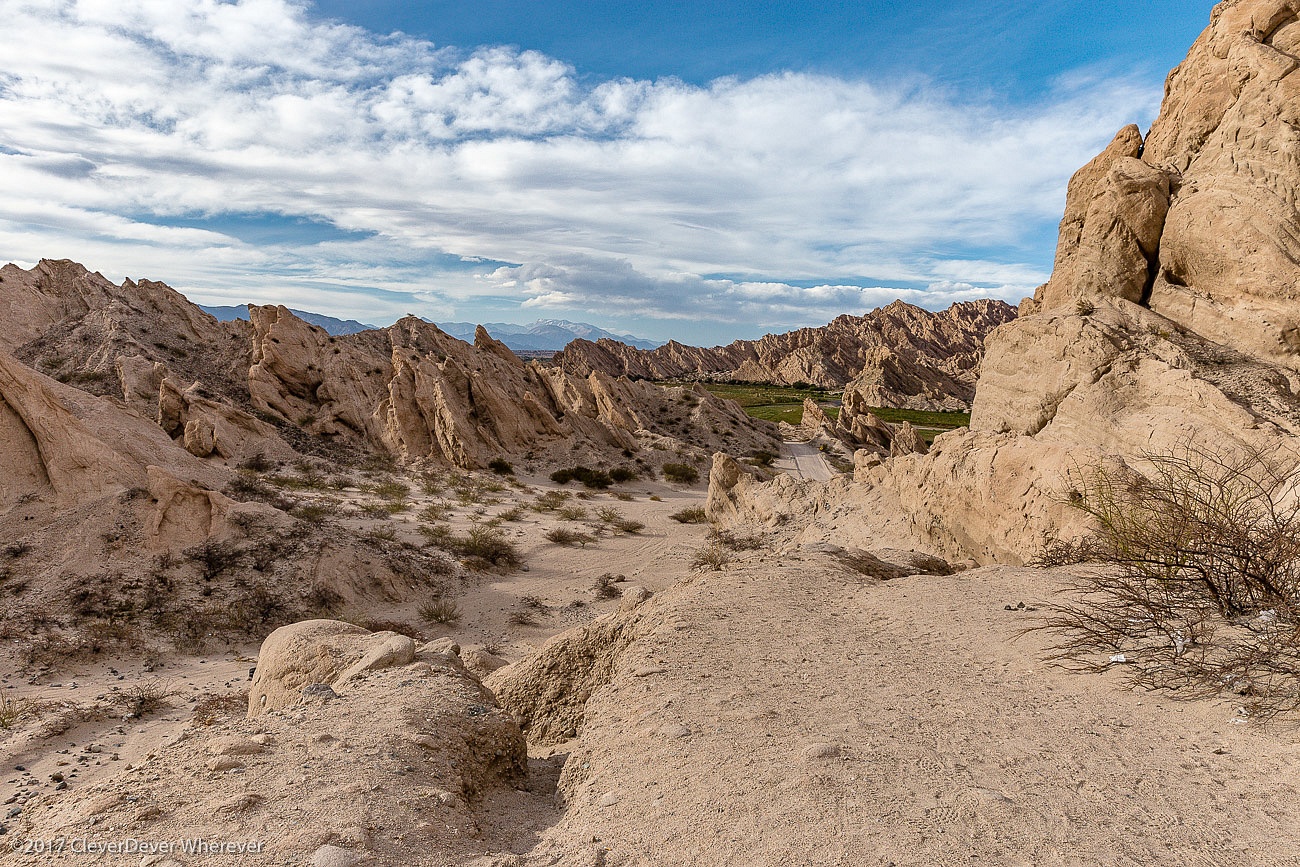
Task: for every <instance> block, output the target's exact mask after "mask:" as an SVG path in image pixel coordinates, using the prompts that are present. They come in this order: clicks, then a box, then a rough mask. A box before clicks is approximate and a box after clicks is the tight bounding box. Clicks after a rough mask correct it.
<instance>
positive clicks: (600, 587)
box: [595, 572, 627, 599]
mask: <svg viewBox="0 0 1300 867" xmlns="http://www.w3.org/2000/svg"><path fill="white" fill-rule="evenodd" d="M626 580H627V576H625V575H615V574H614V573H612V572H606V573H605V574H604V575H601V576H600V577H599V578H597V579H596V586H595V590H596V595H597V596H599V597H600V598H602V599H617V598H618V597H620V596H622V595H623V589H622V588H621V587H619V586H618V585H619V584H621V583H623V582H624V581H626Z"/></svg>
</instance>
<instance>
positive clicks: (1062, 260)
mask: <svg viewBox="0 0 1300 867" xmlns="http://www.w3.org/2000/svg"><path fill="white" fill-rule="evenodd" d="M1298 13H1300V4H1296V3H1294V2H1292V0H1267V2H1248V0H1228V2H1224V3H1220V4H1219V6H1218V7H1216V9H1215V11H1214V14H1213V17H1212V20H1211V24H1210V27H1209V28H1208V29H1206V31H1205V32H1204V33H1203V34H1202V35H1201V37H1200V38H1199V39H1198V40H1197V41H1196V43H1195V45H1193V46H1192V49H1191V51H1190V52H1189V54H1188V56H1187V59H1186V60H1185V61H1183V63H1182V64H1180V65H1179V66H1178V67H1177V68H1176V69H1175V70H1174V71H1173V72H1172V73H1170V75H1169V79H1168V82H1167V83H1166V94H1165V101H1164V104H1163V106H1162V108H1161V112H1160V117H1159V118H1158V119H1157V120H1156V122H1155V124H1154V125H1153V126H1152V128H1151V132H1150V134H1149V135H1148V137H1147V139H1146V141H1145V142H1143V141H1142V138H1141V135H1140V134H1139V132H1138V130H1137V128H1136V127H1126V128H1125V129H1123V130H1121V131H1120V133H1119V134H1118V135H1117V136H1116V138H1115V140H1114V141H1113V142H1112V143H1111V144H1110V145H1109V146H1108V147H1107V148H1106V150H1105V151H1103V152H1102V153H1101V154H1100V155H1099V156H1098V157H1097V158H1096V159H1094V160H1093V161H1092V162H1091V163H1089V164H1088V165H1087V166H1085V167H1084V168H1083V169H1080V170H1079V172H1078V173H1076V175H1075V177H1074V179H1073V180H1072V181H1071V183H1070V191H1069V195H1068V199H1067V204H1066V211H1065V218H1064V219H1063V220H1062V222H1061V232H1060V240H1059V244H1058V249H1057V258H1056V266H1055V269H1054V271H1053V274H1052V279H1051V280H1050V281H1049V282H1048V283H1047V284H1046V285H1045V286H1044V287H1043V288H1042V289H1040V290H1039V292H1038V293H1037V295H1036V296H1035V300H1036V301H1037V302H1038V307H1039V309H1042V310H1053V309H1062V308H1064V307H1065V306H1066V305H1069V304H1073V303H1075V301H1076V299H1078V298H1087V299H1096V298H1100V297H1116V298H1123V299H1125V300H1128V301H1132V302H1134V303H1140V304H1143V305H1144V306H1149V307H1150V309H1152V310H1154V311H1156V312H1157V313H1160V314H1162V315H1164V316H1167V317H1168V318H1170V319H1171V320H1173V321H1174V322H1176V323H1178V324H1179V325H1182V326H1184V327H1186V328H1188V329H1190V330H1192V331H1195V332H1196V333H1198V334H1201V335H1202V336H1204V337H1207V338H1209V339H1211V340H1214V341H1216V342H1219V343H1223V344H1225V345H1228V346H1232V347H1234V348H1238V349H1241V350H1243V351H1246V352H1249V353H1251V354H1252V355H1255V356H1256V357H1258V358H1260V359H1262V360H1267V361H1272V362H1274V363H1279V364H1283V365H1286V366H1288V367H1291V368H1293V369H1300V307H1298V305H1297V303H1296V302H1297V300H1300V288H1297V287H1298V286H1300V212H1298V211H1297V201H1300V133H1297V127H1300V79H1297V77H1296V75H1295V74H1294V73H1295V71H1296V69H1297V67H1300V14H1298Z"/></svg>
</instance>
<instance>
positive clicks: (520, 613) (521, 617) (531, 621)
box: [506, 608, 537, 626]
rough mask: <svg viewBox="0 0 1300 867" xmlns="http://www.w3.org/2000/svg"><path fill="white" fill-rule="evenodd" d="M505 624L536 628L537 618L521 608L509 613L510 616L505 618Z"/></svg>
mask: <svg viewBox="0 0 1300 867" xmlns="http://www.w3.org/2000/svg"><path fill="white" fill-rule="evenodd" d="M506 622H507V623H509V624H510V625H511V626H536V625H537V617H536V615H534V614H533V612H531V611H529V610H528V609H527V608H521V609H518V610H516V611H511V612H510V616H508V617H507V618H506Z"/></svg>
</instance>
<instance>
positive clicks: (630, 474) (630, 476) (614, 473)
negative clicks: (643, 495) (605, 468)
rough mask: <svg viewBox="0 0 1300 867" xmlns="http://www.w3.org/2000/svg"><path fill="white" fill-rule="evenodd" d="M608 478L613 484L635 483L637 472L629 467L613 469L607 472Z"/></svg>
mask: <svg viewBox="0 0 1300 867" xmlns="http://www.w3.org/2000/svg"><path fill="white" fill-rule="evenodd" d="M609 477H610V478H611V479H612V480H613V481H614V483H615V484H618V485H621V484H623V483H624V482H632V481H636V478H637V472H636V470H634V469H632V468H631V467H614V469H612V470H610V471H609Z"/></svg>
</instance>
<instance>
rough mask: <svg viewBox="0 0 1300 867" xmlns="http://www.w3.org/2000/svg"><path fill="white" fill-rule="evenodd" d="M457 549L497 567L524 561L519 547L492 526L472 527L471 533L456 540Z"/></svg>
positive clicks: (464, 554) (509, 565) (511, 565)
mask: <svg viewBox="0 0 1300 867" xmlns="http://www.w3.org/2000/svg"><path fill="white" fill-rule="evenodd" d="M455 551H456V553H458V554H461V555H463V556H465V557H473V558H476V559H479V560H482V561H484V562H486V563H491V564H492V565H493V566H497V567H503V568H508V567H513V566H518V565H519V564H520V563H522V562H523V557H522V556H520V554H519V548H518V546H516V545H515V543H514V542H511V541H510V540H509V539H507V538H506V537H505V535H504V534H503V533H501V531H499V530H494V529H493V528H491V527H483V526H478V527H471V528H470V530H469V534H468V535H466V536H465V537H464V538H463V539H459V540H457V541H456V542H455Z"/></svg>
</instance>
